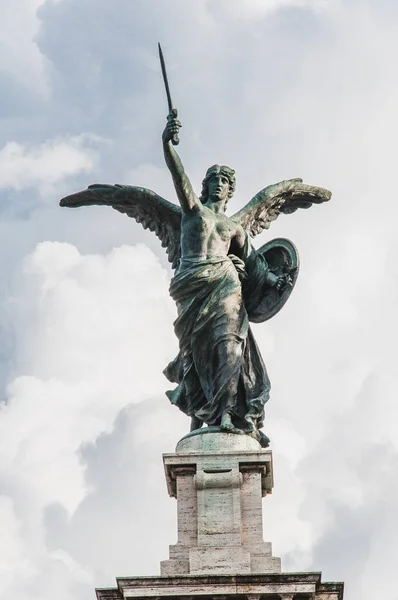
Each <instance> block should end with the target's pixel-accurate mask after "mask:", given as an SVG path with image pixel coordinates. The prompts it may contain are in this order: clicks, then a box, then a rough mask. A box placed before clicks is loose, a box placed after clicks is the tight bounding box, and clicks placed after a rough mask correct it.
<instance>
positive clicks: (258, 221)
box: [231, 179, 332, 237]
mask: <svg viewBox="0 0 398 600" xmlns="http://www.w3.org/2000/svg"><path fill="white" fill-rule="evenodd" d="M331 195H332V194H331V192H329V190H325V189H324V188H320V187H315V186H312V185H307V184H305V183H303V182H302V180H301V179H289V180H286V181H281V182H280V183H276V184H275V185H270V186H268V187H266V188H264V189H263V190H261V191H260V192H258V194H256V195H255V196H254V198H252V199H251V200H250V202H248V203H247V204H246V206H244V207H243V208H242V209H241V210H239V211H238V212H237V213H235V214H234V215H233V216H232V217H231V218H232V219H233V220H234V221H235V222H236V223H239V224H240V225H241V226H242V227H243V229H245V230H246V231H247V232H248V233H249V234H250V235H251V236H252V237H254V236H255V235H257V234H258V233H261V231H262V230H263V229H268V227H269V226H270V224H271V222H272V221H274V220H275V219H276V218H277V217H278V216H279V214H280V213H285V214H290V213H292V212H294V211H296V210H297V209H298V208H310V206H312V205H313V204H321V203H322V202H326V201H327V200H330V198H331Z"/></svg>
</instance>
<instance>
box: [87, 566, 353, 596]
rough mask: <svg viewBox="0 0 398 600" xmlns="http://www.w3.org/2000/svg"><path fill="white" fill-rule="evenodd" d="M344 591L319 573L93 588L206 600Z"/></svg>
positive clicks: (138, 581)
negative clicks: (212, 599)
mask: <svg viewBox="0 0 398 600" xmlns="http://www.w3.org/2000/svg"><path fill="white" fill-rule="evenodd" d="M343 591H344V584H343V583H340V582H333V583H322V582H321V574H320V573H272V574H264V573H263V574H257V575H254V574H245V575H243V574H242V575H196V576H192V575H185V576H175V577H133V578H118V579H117V588H115V589H114V590H109V589H106V590H102V589H98V590H96V592H97V599H98V600H110V599H112V600H116V599H117V600H125V599H127V598H148V599H149V598H153V599H154V600H155V599H157V600H161V599H163V598H164V599H167V598H170V597H174V598H177V597H178V598H180V599H181V600H192V597H196V598H198V600H199V599H200V598H203V600H209V598H212V597H213V596H217V598H218V599H219V600H227V599H229V598H231V600H260V598H261V600H266V599H269V600H343ZM110 592H112V593H114V594H118V595H114V596H111V595H109V594H110Z"/></svg>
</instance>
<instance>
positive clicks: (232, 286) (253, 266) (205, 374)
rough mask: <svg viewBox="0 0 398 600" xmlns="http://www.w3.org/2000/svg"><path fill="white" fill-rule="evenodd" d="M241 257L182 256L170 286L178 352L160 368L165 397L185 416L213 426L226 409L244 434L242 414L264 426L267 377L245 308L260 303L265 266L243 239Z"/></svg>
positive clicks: (244, 421)
mask: <svg viewBox="0 0 398 600" xmlns="http://www.w3.org/2000/svg"><path fill="white" fill-rule="evenodd" d="M243 259H244V260H241V259H239V258H237V257H236V256H234V255H228V256H227V255H224V256H213V257H211V258H210V259H207V260H205V259H194V258H183V259H181V262H180V265H179V268H178V270H177V272H176V274H175V276H174V277H173V279H172V280H171V285H170V295H171V296H172V298H173V299H174V300H175V302H176V304H177V310H178V317H177V319H176V321H175V322H174V330H175V333H176V335H177V338H178V340H179V353H178V355H177V357H176V358H175V359H174V360H173V361H172V362H171V363H170V364H169V365H168V366H167V367H166V369H165V371H164V373H165V375H166V377H167V378H168V379H169V380H170V381H172V382H175V383H177V384H178V385H177V387H176V388H175V389H174V390H172V391H168V392H167V396H168V397H169V399H170V401H171V403H172V404H174V405H176V406H178V408H179V409H180V410H182V411H183V412H184V413H185V414H187V415H189V416H191V417H192V416H196V417H197V418H199V419H200V420H201V421H204V422H205V423H207V424H208V425H220V422H221V416H222V414H223V412H225V411H228V412H230V413H231V415H232V418H233V422H234V425H235V426H236V427H237V428H239V429H242V430H243V431H250V430H251V427H252V426H251V424H250V423H249V422H248V421H247V420H246V417H250V419H251V420H253V422H254V423H255V424H256V427H257V428H259V427H262V425H263V418H264V404H265V403H266V402H267V400H268V398H269V391H270V381H269V378H268V375H267V371H266V368H265V365H264V362H263V360H262V358H261V355H260V352H259V349H258V346H257V344H256V341H255V339H254V337H253V334H252V331H251V329H250V326H249V316H250V315H249V314H248V310H247V305H248V306H250V305H252V306H255V305H256V304H257V303H258V302H259V301H260V300H261V298H262V296H263V294H264V292H263V288H264V280H265V275H266V273H267V271H268V265H267V263H266V261H265V259H264V257H263V256H257V255H256V252H255V250H253V249H252V248H251V247H250V244H249V241H248V239H247V240H246V244H245V249H244V256H243ZM245 280H246V281H245ZM242 281H245V287H246V288H247V290H248V294H247V297H246V298H245V297H244V292H243V290H242ZM260 284H262V285H260ZM259 289H260V293H259V291H258V290H259ZM253 290H256V293H255V294H254V295H252V294H251V292H252V291H253ZM261 290H262V291H261ZM249 294H250V295H249Z"/></svg>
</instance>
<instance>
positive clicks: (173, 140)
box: [167, 108, 180, 146]
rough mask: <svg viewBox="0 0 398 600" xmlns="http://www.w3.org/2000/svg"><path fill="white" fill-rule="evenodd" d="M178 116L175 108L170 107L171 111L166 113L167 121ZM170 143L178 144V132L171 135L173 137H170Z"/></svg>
mask: <svg viewBox="0 0 398 600" xmlns="http://www.w3.org/2000/svg"><path fill="white" fill-rule="evenodd" d="M177 117H178V111H177V109H176V108H172V109H171V111H170V112H169V114H168V117H167V119H168V120H169V121H171V120H172V119H176V118H177ZM171 143H172V144H173V146H178V144H179V143H180V138H179V137H178V133H175V134H174V135H173V137H172V138H171Z"/></svg>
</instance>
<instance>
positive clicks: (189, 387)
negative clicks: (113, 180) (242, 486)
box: [60, 114, 331, 447]
mask: <svg viewBox="0 0 398 600" xmlns="http://www.w3.org/2000/svg"><path fill="white" fill-rule="evenodd" d="M180 127H181V123H180V122H179V121H178V120H177V118H176V116H175V115H173V114H171V115H169V117H168V121H167V124H166V128H165V130H164V132H163V136H162V139H163V149H164V155H165V159H166V164H167V167H168V168H169V170H170V173H171V176H172V178H173V182H174V187H175V190H176V193H177V197H178V200H179V203H180V206H177V205H175V204H172V203H171V202H168V201H167V200H165V199H164V198H161V197H160V196H158V195H157V194H156V193H155V192H152V191H151V190H148V189H145V188H142V187H134V186H128V185H100V184H95V185H90V186H89V187H88V189H87V190H84V191H82V192H78V193H76V194H72V195H70V196H67V197H66V198H63V200H61V202H60V204H61V206H67V207H77V206H87V205H93V204H96V205H97V204H101V205H102V204H106V205H108V206H112V207H113V208H114V209H116V210H118V211H119V212H121V213H125V214H127V215H128V216H129V217H132V218H134V219H135V220H136V221H137V222H138V223H141V224H142V226H143V227H144V228H145V229H147V228H149V229H150V230H151V231H153V232H154V233H155V234H156V235H157V236H158V238H159V239H160V241H161V242H162V246H163V247H165V248H166V252H167V254H168V258H169V261H170V262H171V264H172V268H173V269H174V276H173V278H172V280H171V285H170V294H171V296H172V298H173V299H174V300H175V302H176V304H177V311H178V317H177V319H176V321H175V322H174V330H175V333H176V335H177V337H178V340H179V353H178V356H177V357H176V358H175V359H174V360H173V361H172V362H171V363H170V364H169V365H168V366H167V367H166V369H165V371H164V373H165V375H166V377H167V378H168V379H169V380H170V381H171V382H174V383H176V384H177V387H176V388H175V389H174V390H172V391H169V392H167V395H168V397H169V399H170V401H171V403H172V404H174V405H176V406H178V408H179V409H180V410H182V411H183V412H184V413H185V414H187V415H189V416H190V417H191V431H194V430H196V429H198V428H200V427H201V426H202V425H203V424H204V423H205V424H207V425H210V426H219V427H220V428H221V430H224V431H227V432H232V433H244V434H249V435H251V436H253V437H255V438H256V439H257V440H258V441H259V442H260V444H261V445H262V446H263V447H266V446H268V444H269V439H268V437H267V436H266V435H265V434H264V433H263V432H261V431H260V429H261V427H262V426H263V419H264V405H265V403H266V402H267V400H268V398H269V392H270V381H269V379H268V375H267V371H266V369H265V365H264V363H263V360H262V358H261V355H260V352H259V349H258V346H257V344H256V342H255V340H254V337H253V334H252V332H251V329H250V326H249V321H253V322H256V323H258V322H262V321H265V320H267V319H269V318H270V317H272V316H273V315H274V314H275V313H276V312H277V311H278V310H279V309H280V308H281V307H282V306H283V304H284V303H285V301H286V299H287V297H288V296H289V295H290V292H291V289H292V287H293V285H294V283H295V280H296V277H297V270H298V256H297V252H296V249H295V247H294V246H293V244H292V243H291V242H290V241H289V240H286V239H276V240H272V241H271V242H269V243H268V244H265V245H264V246H263V247H262V248H260V249H259V250H255V249H254V248H253V246H252V244H251V242H250V237H254V236H255V235H257V234H258V233H260V232H261V231H262V230H263V229H266V228H268V227H269V225H270V223H271V221H273V220H274V219H276V218H277V217H278V215H279V214H280V213H285V214H286V213H287V214H289V213H292V212H294V211H295V210H297V209H298V208H308V207H310V206H311V205H312V204H313V203H317V204H319V203H321V202H324V201H326V200H329V199H330V197H331V194H330V192H329V191H327V190H325V189H322V188H319V187H314V186H310V185H305V184H303V183H302V180H301V179H291V180H287V181H282V182H281V183H277V184H275V185H270V186H268V187H266V188H264V189H263V190H261V191H260V192H259V193H258V194H256V195H255V196H254V198H253V199H252V200H251V201H250V202H249V203H248V204H247V205H246V206H245V207H244V208H242V209H241V210H239V211H238V212H237V213H236V214H234V215H233V216H232V217H228V216H226V214H225V208H226V205H227V202H228V199H229V198H230V197H231V196H232V195H233V193H234V191H235V172H234V171H233V169H231V168H229V167H227V166H224V165H222V166H220V165H213V166H212V167H210V168H209V169H208V170H207V173H206V176H205V178H204V180H203V185H202V193H201V195H200V197H198V196H197V195H196V194H195V192H194V190H193V188H192V185H191V182H190V180H189V178H188V176H187V175H186V173H185V171H184V168H183V165H182V163H181V160H180V158H179V156H178V154H177V152H176V150H175V149H174V148H173V145H172V143H171V142H172V141H175V139H176V136H177V134H178V131H179V128H180Z"/></svg>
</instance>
